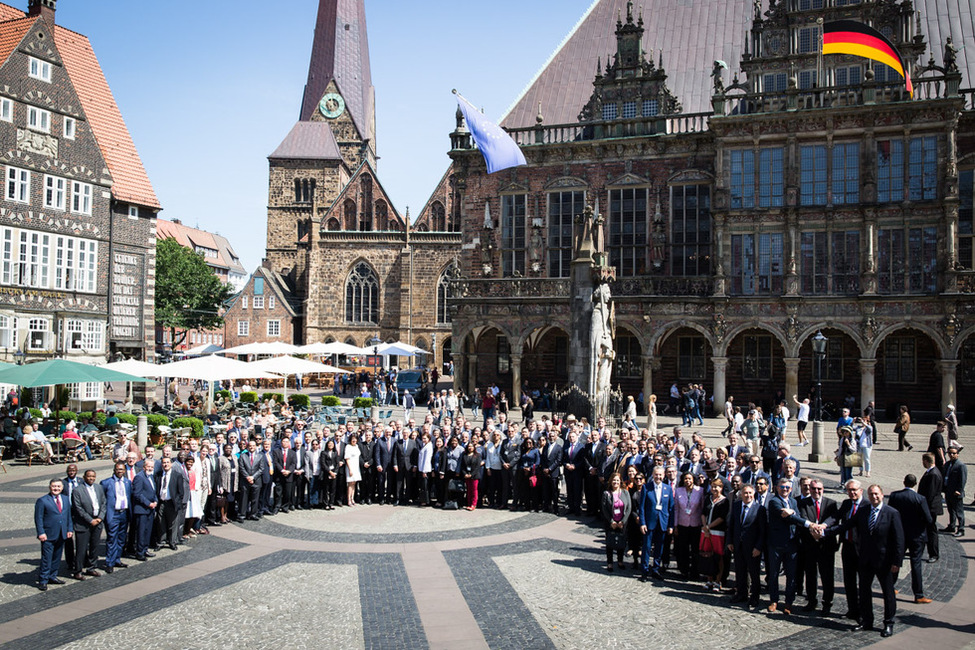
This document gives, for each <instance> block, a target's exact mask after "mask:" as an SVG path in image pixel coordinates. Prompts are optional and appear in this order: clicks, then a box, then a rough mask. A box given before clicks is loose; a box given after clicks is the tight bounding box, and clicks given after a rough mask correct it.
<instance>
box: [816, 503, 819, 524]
mask: <svg viewBox="0 0 975 650" xmlns="http://www.w3.org/2000/svg"><path fill="white" fill-rule="evenodd" d="M816 523H817V524H818V523H819V499H817V500H816Z"/></svg>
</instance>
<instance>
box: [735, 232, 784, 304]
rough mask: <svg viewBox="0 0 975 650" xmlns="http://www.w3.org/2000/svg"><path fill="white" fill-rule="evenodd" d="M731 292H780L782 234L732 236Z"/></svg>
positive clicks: (756, 293) (765, 293)
mask: <svg viewBox="0 0 975 650" xmlns="http://www.w3.org/2000/svg"><path fill="white" fill-rule="evenodd" d="M731 291H732V293H733V294H735V295H744V296H754V295H772V294H779V293H782V233H778V232H773V233H758V234H751V233H749V234H743V235H732V236H731Z"/></svg>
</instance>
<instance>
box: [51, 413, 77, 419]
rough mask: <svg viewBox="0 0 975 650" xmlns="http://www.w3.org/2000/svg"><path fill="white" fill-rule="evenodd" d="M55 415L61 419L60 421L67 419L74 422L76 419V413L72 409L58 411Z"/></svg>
mask: <svg viewBox="0 0 975 650" xmlns="http://www.w3.org/2000/svg"><path fill="white" fill-rule="evenodd" d="M52 417H54V416H52ZM57 417H58V419H60V420H61V422H67V421H68V420H74V421H75V422H77V421H78V414H77V413H75V412H74V411H58V413H57Z"/></svg>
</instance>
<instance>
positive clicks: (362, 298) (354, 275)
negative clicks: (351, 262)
mask: <svg viewBox="0 0 975 650" xmlns="http://www.w3.org/2000/svg"><path fill="white" fill-rule="evenodd" d="M345 320H346V321H348V322H350V323H378V322H379V278H378V277H376V272H375V271H373V270H372V269H371V268H370V267H369V265H368V264H366V263H365V262H359V263H358V264H356V265H355V268H354V269H352V272H351V273H350V274H349V278H348V279H347V280H346V281H345Z"/></svg>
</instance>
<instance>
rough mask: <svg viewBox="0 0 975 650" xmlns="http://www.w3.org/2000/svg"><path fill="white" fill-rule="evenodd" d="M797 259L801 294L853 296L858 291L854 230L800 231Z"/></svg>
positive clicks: (857, 245) (857, 241) (857, 246)
mask: <svg viewBox="0 0 975 650" xmlns="http://www.w3.org/2000/svg"><path fill="white" fill-rule="evenodd" d="M827 242H829V248H827ZM799 259H800V275H801V278H802V292H803V293H804V294H818V295H823V294H827V293H830V292H832V293H833V294H836V295H856V294H858V293H859V292H860V233H859V232H858V231H856V230H850V231H846V232H833V233H826V232H804V233H802V237H801V239H800V243H799ZM830 281H832V282H830Z"/></svg>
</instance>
